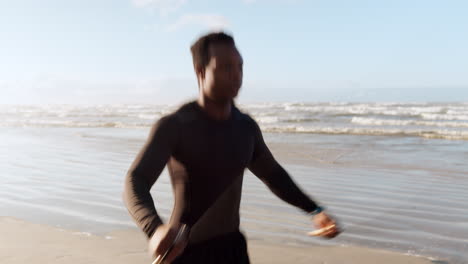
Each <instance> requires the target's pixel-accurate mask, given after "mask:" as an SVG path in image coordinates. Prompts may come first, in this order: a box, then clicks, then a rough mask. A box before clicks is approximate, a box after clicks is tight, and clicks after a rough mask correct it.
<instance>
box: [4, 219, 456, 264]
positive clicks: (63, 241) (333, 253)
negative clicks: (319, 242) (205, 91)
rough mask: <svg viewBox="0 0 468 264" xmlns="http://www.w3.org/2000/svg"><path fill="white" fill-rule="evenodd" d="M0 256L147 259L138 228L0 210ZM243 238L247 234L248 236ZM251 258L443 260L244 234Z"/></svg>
mask: <svg viewBox="0 0 468 264" xmlns="http://www.w3.org/2000/svg"><path fill="white" fill-rule="evenodd" d="M0 233H1V234H2V236H0V245H1V246H0V261H1V262H8V263H10V264H17V263H18V264H19V263H30V262H32V261H33V262H35V263H49V264H54V263H113V264H119V263H122V264H123V263H129V262H131V263H150V262H151V261H150V258H149V256H148V254H147V252H146V239H145V237H144V236H143V234H142V233H141V232H139V231H138V230H132V229H128V230H118V231H113V232H110V233H108V234H106V235H104V236H100V235H94V234H90V233H86V232H79V231H75V230H65V229H60V228H57V227H53V226H48V225H43V224H35V223H31V222H27V221H24V220H21V219H17V218H14V217H8V216H0ZM247 238H248V236H247ZM248 249H249V255H250V260H251V262H252V263H256V264H257V263H258V264H262V263H265V264H266V263H285V262H286V261H289V262H292V263H298V264H300V263H328V264H339V263H346V264H353V263H360V264H366V263H369V264H371V263H372V264H374V263H376V262H377V261H378V262H379V264H393V263H407V264H425V263H448V262H443V261H433V260H431V259H430V258H427V257H423V256H409V255H405V254H400V253H396V252H391V251H386V250H380V249H370V248H365V247H355V246H307V247H304V246H296V245H294V246H292V245H285V244H278V243H268V242H263V241H258V240H251V239H248Z"/></svg>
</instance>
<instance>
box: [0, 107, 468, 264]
mask: <svg viewBox="0 0 468 264" xmlns="http://www.w3.org/2000/svg"><path fill="white" fill-rule="evenodd" d="M177 107H178V106H177V105H128V104H115V105H104V104H103V105H83V104H81V105H0V167H1V168H2V170H3V171H2V174H1V177H0V185H1V186H2V188H0V212H1V215H4V216H13V217H18V218H21V219H25V220H28V221H31V222H37V223H45V224H49V225H53V226H57V227H61V228H67V229H74V230H78V231H80V232H89V233H96V234H106V233H108V232H112V231H113V230H119V229H128V228H135V225H134V223H133V222H132V220H131V219H130V217H129V215H128V213H127V211H126V209H125V208H124V206H123V203H122V198H121V195H122V188H123V178H124V177H125V174H126V172H127V170H128V168H129V166H130V164H131V162H132V161H133V159H134V158H135V156H136V153H137V152H138V151H139V149H140V148H141V147H142V145H143V142H144V140H145V139H146V137H147V136H148V132H149V128H150V126H151V125H152V124H153V123H154V122H155V121H156V120H157V119H158V118H160V117H161V116H163V115H165V114H167V113H170V112H171V111H173V110H175V109H176V108H177ZM238 107H239V108H241V109H242V110H243V111H244V112H247V113H249V114H250V115H251V116H252V117H253V118H254V119H256V120H257V122H258V123H259V124H260V126H261V128H262V131H263V133H264V137H265V140H266V142H267V144H268V146H269V147H270V148H271V150H272V152H273V154H274V155H275V157H276V158H277V159H278V161H280V163H281V164H282V165H283V166H284V167H285V169H286V170H287V171H288V172H289V173H290V175H291V177H293V179H294V180H295V181H296V182H297V183H298V184H299V186H300V187H301V188H302V189H303V190H304V191H305V192H306V193H308V194H310V195H311V197H313V198H314V200H317V201H318V202H320V203H321V204H323V205H325V206H326V208H327V209H328V210H329V212H330V213H331V214H332V215H334V216H336V217H337V219H339V221H340V223H341V224H342V226H343V227H344V232H343V233H342V234H341V235H340V236H339V237H337V238H335V239H332V240H323V239H318V238H313V237H308V236H306V235H305V233H306V232H307V231H311V229H312V223H311V221H310V219H308V218H307V217H305V216H304V215H303V214H302V213H301V212H300V211H299V210H298V209H297V208H294V207H292V206H290V205H288V204H286V203H284V202H283V201H281V200H279V199H278V198H277V197H275V196H274V195H273V194H272V193H271V192H270V191H269V190H268V188H267V187H266V186H265V185H264V184H263V183H262V182H261V181H260V180H259V179H258V178H256V177H255V176H254V175H252V174H251V173H250V172H249V171H248V170H247V171H246V173H245V178H244V185H243V196H242V204H241V218H242V219H241V227H242V228H243V229H244V230H245V231H246V234H247V237H248V238H249V239H258V240H266V241H270V242H272V241H273V242H278V243H288V244H300V245H307V244H310V245H339V246H348V245H359V246H365V247H371V248H382V249H386V250H392V251H397V252H401V253H403V254H409V255H421V256H426V257H430V258H433V259H440V260H445V261H447V263H468V262H467V259H468V253H467V252H468V205H467V203H466V201H467V200H468V163H466V160H467V159H468V103H345V102H343V103H292V102H289V103H259V104H238ZM152 194H153V197H154V199H155V203H156V208H157V210H158V212H159V213H160V214H161V215H162V216H163V218H164V219H168V217H169V216H170V213H171V209H172V206H173V196H172V190H171V186H170V180H169V177H168V175H167V171H164V172H163V173H162V175H161V176H160V178H159V179H158V181H157V182H156V184H155V186H154V187H153V189H152ZM439 263H443V262H439Z"/></svg>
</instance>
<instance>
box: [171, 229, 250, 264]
mask: <svg viewBox="0 0 468 264" xmlns="http://www.w3.org/2000/svg"><path fill="white" fill-rule="evenodd" d="M172 263H173V264H198V263H206V264H250V260H249V255H248V252H247V242H246V239H245V236H244V234H242V233H241V232H240V231H236V232H231V233H228V234H224V235H221V236H217V237H214V238H211V239H209V240H206V241H202V242H200V243H196V244H192V245H188V246H187V247H186V248H185V250H184V252H183V253H182V255H180V256H178V257H177V258H176V259H175V260H174V261H173V262H172Z"/></svg>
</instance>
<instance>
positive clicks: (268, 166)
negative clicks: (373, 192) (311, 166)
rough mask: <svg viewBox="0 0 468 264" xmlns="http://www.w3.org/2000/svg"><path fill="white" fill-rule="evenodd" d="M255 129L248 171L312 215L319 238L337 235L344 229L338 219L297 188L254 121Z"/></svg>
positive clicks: (285, 198)
mask: <svg viewBox="0 0 468 264" xmlns="http://www.w3.org/2000/svg"><path fill="white" fill-rule="evenodd" d="M254 126H255V128H254V129H255V143H254V144H255V146H254V153H253V157H252V160H251V162H250V163H249V165H248V168H249V170H250V171H251V172H252V173H253V174H255V175H256V176H257V177H258V178H259V179H260V180H262V182H263V183H265V184H266V185H267V186H268V188H269V189H270V190H271V191H272V192H273V193H274V194H275V195H276V196H278V197H279V198H281V199H282V200H283V201H285V202H287V203H289V204H291V205H293V206H296V207H298V208H300V209H302V211H303V212H305V213H306V214H308V215H311V216H313V219H312V220H313V222H314V225H315V227H316V228H318V229H319V230H317V231H318V232H319V233H318V235H319V236H321V237H325V238H334V237H335V236H337V235H338V234H339V233H340V232H341V230H340V228H339V226H338V224H337V223H336V220H335V219H333V218H332V217H330V216H329V215H328V214H327V213H325V212H322V208H321V207H319V206H318V205H317V204H316V203H315V202H314V201H313V200H312V199H311V198H310V197H309V196H307V195H306V194H305V193H304V192H303V191H302V190H301V189H300V188H299V187H298V186H297V184H296V183H295V182H294V181H293V180H292V178H291V177H290V176H289V174H288V173H287V172H286V170H285V169H284V168H283V167H282V166H281V165H280V164H279V163H278V162H277V161H276V160H275V158H274V157H273V155H272V154H271V151H270V150H269V149H268V147H267V145H266V144H265V141H264V140H263V136H262V132H261V130H260V128H259V127H258V125H257V123H256V122H255V121H254ZM322 230H323V231H322ZM309 235H310V233H309Z"/></svg>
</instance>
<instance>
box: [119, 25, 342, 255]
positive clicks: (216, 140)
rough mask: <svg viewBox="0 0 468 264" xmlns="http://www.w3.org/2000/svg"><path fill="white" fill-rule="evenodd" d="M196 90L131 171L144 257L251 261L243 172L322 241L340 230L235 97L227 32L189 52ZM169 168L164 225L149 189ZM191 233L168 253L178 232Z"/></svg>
mask: <svg viewBox="0 0 468 264" xmlns="http://www.w3.org/2000/svg"><path fill="white" fill-rule="evenodd" d="M191 52H192V57H193V64H194V68H195V73H196V75H197V80H198V86H199V97H198V99H197V100H196V101H192V102H189V103H186V104H184V105H183V106H181V107H180V108H179V109H178V110H176V111H175V112H173V113H171V114H168V115H166V116H164V117H162V118H161V119H160V120H159V121H158V122H156V124H155V125H154V126H153V127H152V129H151V132H150V135H149V138H148V139H147V142H146V144H145V145H144V147H143V149H142V150H141V151H140V153H139V154H138V156H137V157H136V159H135V161H134V162H133V164H132V166H131V167H130V169H129V171H128V174H127V177H126V180H125V191H124V201H125V204H126V206H127V208H128V211H129V213H130V214H131V216H132V217H133V219H134V220H135V222H136V223H137V225H138V226H139V227H140V228H141V229H142V230H143V231H144V233H145V234H146V235H147V238H148V240H149V251H150V254H151V255H152V256H153V257H155V258H159V257H161V256H162V255H164V253H165V252H167V251H168V250H169V249H170V250H169V251H168V252H169V253H168V254H167V256H166V257H165V263H236V264H238V263H250V262H249V256H248V253H247V244H246V239H245V236H244V235H243V233H242V232H240V231H239V204H240V199H241V189H242V179H243V172H244V170H245V168H248V169H249V170H250V171H252V172H253V173H254V174H255V175H256V176H257V177H258V178H260V179H261V180H262V181H263V182H264V183H265V184H266V185H267V186H268V187H269V189H270V190H271V191H272V192H273V193H274V194H276V195H277V196H278V197H279V198H281V199H282V200H284V201H286V202H287V203H289V204H291V205H294V206H296V207H298V208H300V209H301V210H302V211H304V213H307V214H309V215H311V216H313V222H314V224H315V226H316V227H318V228H323V227H329V228H328V229H327V230H326V232H324V233H323V234H322V236H323V237H326V238H333V237H335V236H336V235H338V233H339V232H340V231H339V229H338V226H337V225H335V221H334V220H333V219H332V218H331V217H330V216H328V215H327V214H326V213H325V212H322V208H321V207H319V206H317V205H316V204H315V203H314V202H313V201H312V200H311V199H310V198H309V197H308V196H307V195H305V194H304V193H303V192H302V191H301V190H300V189H299V188H298V186H297V185H296V184H295V183H294V182H293V180H292V179H291V177H290V176H289V175H288V173H287V172H286V171H285V170H284V169H283V168H282V167H281V166H280V165H279V164H278V163H277V162H276V160H275V159H274V157H273V155H272V154H271V152H270V151H269V149H268V147H267V146H266V144H265V142H264V140H263V137H262V133H261V131H260V128H259V126H258V125H257V123H256V122H255V121H254V120H253V119H252V118H251V117H250V116H248V115H246V114H244V113H242V112H240V111H239V109H238V108H237V107H236V106H235V104H234V98H235V97H236V96H237V94H238V91H239V89H240V87H241V84H242V67H243V65H242V64H243V61H242V57H241V55H240V53H239V51H238V50H237V48H236V46H235V43H234V40H233V38H232V37H231V36H229V35H227V34H225V33H211V34H208V35H205V36H202V37H201V38H199V39H198V40H197V41H196V42H195V43H194V44H193V45H192V47H191ZM166 164H167V166H168V171H169V174H170V178H171V181H172V186H173V191H174V197H175V203H174V209H173V212H172V215H171V219H170V221H169V223H166V224H165V223H163V222H162V220H161V218H160V217H159V215H158V214H157V211H156V209H155V206H154V203H153V199H152V197H151V195H150V189H151V187H152V185H153V184H154V183H155V181H156V179H157V178H158V177H159V175H160V173H161V171H162V170H163V168H164V167H165V165H166ZM182 225H184V226H186V227H188V230H189V232H188V233H185V235H183V237H182V239H181V240H180V242H178V243H176V244H175V245H174V246H173V247H172V248H171V245H172V243H173V242H174V240H175V237H176V234H177V231H178V230H179V228H180V227H181V226H182Z"/></svg>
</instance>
